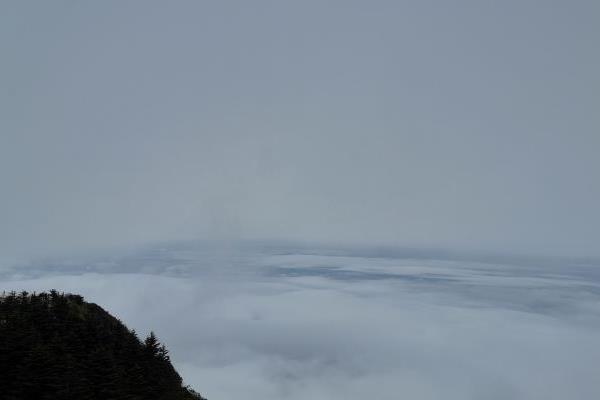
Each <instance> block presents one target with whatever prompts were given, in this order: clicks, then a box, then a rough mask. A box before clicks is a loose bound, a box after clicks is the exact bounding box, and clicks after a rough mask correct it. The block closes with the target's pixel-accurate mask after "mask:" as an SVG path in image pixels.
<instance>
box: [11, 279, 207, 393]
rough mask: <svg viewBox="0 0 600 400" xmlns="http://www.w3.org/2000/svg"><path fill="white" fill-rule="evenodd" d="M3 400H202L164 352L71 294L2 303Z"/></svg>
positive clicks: (14, 298)
mask: <svg viewBox="0 0 600 400" xmlns="http://www.w3.org/2000/svg"><path fill="white" fill-rule="evenodd" d="M0 399H1V400H34V399H35V400H51V399H52V400H54V399H57V400H58V399H60V400H153V399H156V400H201V399H203V398H202V397H201V396H200V395H199V394H198V393H196V392H194V391H193V390H192V389H190V388H188V387H183V386H182V380H181V377H180V376H179V374H178V373H177V371H175V369H174V368H173V365H171V362H170V360H169V354H168V351H167V350H166V348H165V347H164V346H163V345H161V344H160V343H159V341H158V340H157V338H156V336H155V335H154V334H153V333H151V334H150V335H149V336H148V337H147V338H146V339H145V340H144V341H141V340H140V339H139V338H138V337H137V336H136V334H135V332H134V331H130V330H129V329H127V327H126V326H125V325H123V323H122V322H121V321H119V320H118V319H116V318H115V317H113V316H112V315H110V314H109V313H108V312H106V311H104V310H103V309H102V308H101V307H100V306H98V305H96V304H93V303H87V302H85V301H84V300H83V297H81V296H78V295H74V294H62V293H58V292H56V291H54V290H53V291H50V292H49V293H39V294H29V293H27V292H22V293H19V294H17V293H14V292H13V293H8V294H6V293H5V294H3V295H1V296H0Z"/></svg>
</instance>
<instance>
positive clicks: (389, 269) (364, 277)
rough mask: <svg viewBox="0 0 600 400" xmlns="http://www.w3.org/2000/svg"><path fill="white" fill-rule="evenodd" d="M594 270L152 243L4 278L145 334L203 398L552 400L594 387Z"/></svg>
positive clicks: (581, 395) (599, 343)
mask: <svg viewBox="0 0 600 400" xmlns="http://www.w3.org/2000/svg"><path fill="white" fill-rule="evenodd" d="M160 254H162V257H159V255H160ZM107 259H110V257H107ZM151 260H154V266H151V268H150V269H146V270H145V271H146V272H145V273H143V274H140V272H141V271H142V270H143V269H142V268H143V267H142V266H143V265H148V264H149V263H150V261H151ZM86 265H87V267H88V270H91V271H92V272H83V271H84V267H85V266H86ZM119 265H120V268H122V269H124V270H128V272H126V273H115V272H110V269H111V268H115V267H116V266H119ZM135 265H137V266H135ZM50 269H52V268H47V270H50ZM103 269H108V270H109V271H106V272H104V273H103V272H102V270H103ZM136 269H137V270H138V271H137V272H136V271H135V270H136ZM32 270H33V269H32ZM596 270H597V266H582V265H580V266H577V265H563V266H562V267H560V266H554V267H547V266H543V265H539V266H532V265H530V266H510V265H494V264H486V263H476V262H459V261H432V260H423V259H421V260H414V259H412V260H411V259H402V258H373V257H359V256H347V255H327V254H323V253H315V252H306V251H305V252H303V253H294V252H290V251H288V250H285V251H283V250H281V251H272V250H270V251H269V252H265V251H264V250H252V251H250V250H248V249H245V250H244V251H241V252H237V253H233V252H232V253H231V254H230V257H228V259H227V260H225V258H224V257H223V254H222V253H221V254H219V252H210V251H208V252H207V250H206V249H204V250H202V251H197V250H196V249H187V250H186V249H182V248H178V249H173V248H168V247H167V248H163V249H153V250H151V251H149V252H144V253H137V254H131V255H128V256H126V257H114V258H113V259H112V261H111V262H104V263H100V262H98V261H97V260H96V261H94V262H91V261H90V262H88V263H87V264H85V263H81V264H80V265H79V271H78V272H75V271H74V270H71V271H70V272H64V271H63V272H61V271H60V270H55V271H53V272H54V274H55V275H52V274H50V275H46V276H38V277H35V278H33V277H31V278H26V277H21V278H19V279H17V280H15V279H13V280H10V281H5V282H4V283H3V288H7V289H11V288H14V289H22V288H25V289H28V290H34V289H35V290H42V289H48V288H52V287H56V288H59V289H61V290H66V291H76V292H81V293H83V294H84V295H85V296H86V297H87V298H88V300H90V301H95V302H98V303H99V304H101V305H103V306H104V307H106V308H107V309H108V310H109V311H111V312H113V313H115V314H116V315H117V316H119V317H120V318H122V319H123V320H124V321H125V322H126V323H127V324H128V325H129V326H130V327H131V328H135V329H136V330H138V332H140V333H142V334H143V333H147V332H148V331H149V330H150V329H153V330H154V331H155V332H157V334H158V335H159V337H160V338H161V339H163V340H164V341H165V342H166V343H167V344H168V347H169V349H170V350H171V354H172V358H173V360H174V362H175V364H176V366H177V367H178V369H179V370H180V371H181V373H182V375H183V377H184V379H185V380H186V382H188V383H190V384H192V385H193V386H194V387H197V388H198V389H199V390H201V391H202V392H203V394H205V395H206V396H208V398H210V399H219V400H233V399H238V398H241V397H244V398H252V399H255V398H256V399H258V398H261V399H265V400H270V399H273V400H275V399H281V398H285V399H290V400H300V399H316V400H319V399H323V400H324V399H364V398H377V399H383V400H385V399H398V398H411V399H422V400H425V399H427V400H429V399H431V400H433V399H441V398H443V399H449V400H452V399H456V400H459V399H461V400H465V399H473V400H475V399H482V398H485V399H506V398H511V399H528V400H530V399H557V400H558V399H565V398H570V399H589V398H593V397H594V395H595V393H598V391H599V390H600V386H599V384H598V380H597V379H596V378H597V376H596V375H597V373H596V370H597V360H598V359H599V357H600V339H599V337H600V335H599V333H600V279H598V275H597V273H596ZM75 273H76V274H75ZM25 274H26V273H25ZM65 274H66V275H65Z"/></svg>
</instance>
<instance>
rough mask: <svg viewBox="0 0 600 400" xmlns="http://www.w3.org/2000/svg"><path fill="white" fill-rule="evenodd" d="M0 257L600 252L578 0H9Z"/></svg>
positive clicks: (588, 26)
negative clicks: (224, 248) (232, 248)
mask: <svg viewBox="0 0 600 400" xmlns="http://www.w3.org/2000/svg"><path fill="white" fill-rule="evenodd" d="M1 7H2V12H1V13H0V26H1V28H0V29H1V35H0V37H1V39H0V48H1V50H2V54H3V63H2V69H1V71H0V79H1V81H2V86H3V90H2V91H1V93H0V105H1V107H0V121H2V122H0V123H1V126H2V129H1V133H0V182H1V191H2V196H1V197H0V219H1V220H2V223H1V224H0V238H1V240H0V243H2V244H1V250H2V256H3V259H5V260H7V261H6V262H7V263H9V262H8V260H12V261H14V260H15V259H27V258H30V257H32V256H34V255H35V256H45V255H49V254H57V253H60V254H70V253H73V252H75V251H79V250H82V251H84V250H90V249H99V248H106V247H115V246H116V247H118V246H129V245H134V244H140V243H147V242H150V241H161V240H174V239H193V238H199V239H215V238H218V239H223V240H239V239H276V240H283V239H285V240H298V241H309V242H327V243H340V244H381V245H391V246H404V247H411V246H412V247H428V248H445V249H461V250H474V251H490V252H496V253H518V254H539V255H563V256H594V257H596V256H599V255H600V253H599V252H598V246H597V244H598V242H599V239H600V237H599V233H598V229H597V227H598V225H599V222H600V213H598V212H597V206H596V205H597V204H598V203H599V202H600V187H599V185H598V182H599V181H600V180H599V179H598V171H600V161H599V160H598V157H597V150H598V148H599V145H600V136H599V135H598V129H599V128H600V124H599V120H598V113H597V112H596V105H597V104H598V103H599V100H600V99H599V98H598V96H599V95H598V94H599V93H600V87H599V84H600V82H599V80H598V76H597V73H596V71H597V70H598V69H600V68H599V67H600V65H599V64H600V62H599V61H600V56H599V55H598V52H597V51H595V49H596V47H597V38H598V34H599V32H598V24H597V19H598V15H599V8H598V5H596V4H595V3H593V2H569V3H568V4H567V3H563V2H547V3H544V4H539V3H537V2H502V3H501V4H500V3H498V4H475V3H471V2H466V1H465V2H460V3H456V4H453V5H449V4H442V3H441V2H403V3H398V2H387V1H381V2H374V3H373V2H369V3H368V4H367V3H364V2H355V1H351V2H335V1H332V2H324V3H323V2H312V1H309V2H302V3H301V4H300V3H297V4H282V3H280V2H269V1H259V2H252V4H249V3H245V2H227V3H222V2H188V1H176V2H171V3H169V4H168V5H167V4H165V3H163V2H155V1H143V2H142V1H131V2H126V3H123V2H110V1H109V2H102V3H95V4H94V3H79V2H69V1H58V2H52V3H42V2H32V3H21V2H8V3H5V4H3V5H2V6H1Z"/></svg>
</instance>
